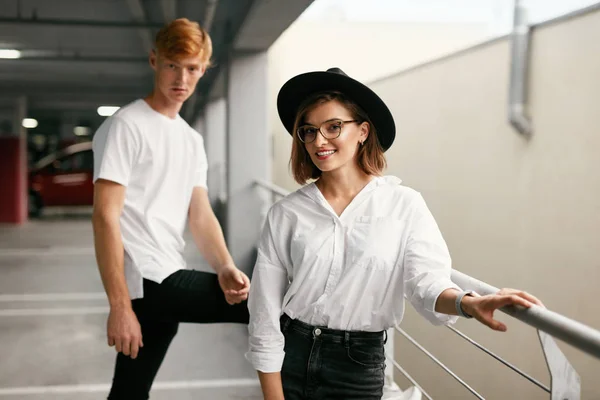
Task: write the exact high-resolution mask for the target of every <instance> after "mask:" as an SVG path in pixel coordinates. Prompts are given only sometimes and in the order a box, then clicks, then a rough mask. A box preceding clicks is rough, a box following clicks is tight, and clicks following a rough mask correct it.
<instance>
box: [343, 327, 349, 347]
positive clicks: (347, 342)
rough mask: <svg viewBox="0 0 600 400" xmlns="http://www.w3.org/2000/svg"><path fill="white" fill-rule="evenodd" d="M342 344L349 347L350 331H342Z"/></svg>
mask: <svg viewBox="0 0 600 400" xmlns="http://www.w3.org/2000/svg"><path fill="white" fill-rule="evenodd" d="M344 346H346V348H349V347H350V332H348V331H345V332H344Z"/></svg>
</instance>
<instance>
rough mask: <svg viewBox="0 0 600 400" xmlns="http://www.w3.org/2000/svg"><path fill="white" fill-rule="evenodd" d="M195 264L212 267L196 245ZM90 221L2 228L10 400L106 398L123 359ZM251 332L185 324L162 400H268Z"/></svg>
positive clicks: (0, 317) (1, 302)
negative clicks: (251, 351)
mask: <svg viewBox="0 0 600 400" xmlns="http://www.w3.org/2000/svg"><path fill="white" fill-rule="evenodd" d="M186 256H187V259H188V263H189V265H190V266H191V267H194V268H196V269H206V268H207V267H205V266H204V267H203V266H202V264H203V262H202V259H201V258H200V256H199V253H198V252H197V251H196V250H195V248H194V246H193V243H191V242H189V241H188V246H187V249H186ZM107 310H108V308H107V303H106V299H105V297H104V294H103V290H102V284H101V281H100V277H99V274H98V272H97V269H96V263H95V258H94V250H93V242H92V228H91V223H90V221H89V215H87V214H85V213H84V214H77V215H71V216H70V217H69V218H64V217H61V216H60V215H53V216H49V217H46V218H44V219H43V220H41V221H34V222H29V223H27V224H25V225H24V226H20V227H14V226H0V400H2V399H11V400H13V399H14V400H16V399H23V400H35V399H45V400H55V399H61V400H63V399H64V400H74V399H78V400H92V399H105V398H106V394H107V391H108V389H109V386H110V380H111V377H112V369H113V363H114V357H115V353H114V350H113V348H109V347H108V346H107V345H106V336H105V329H106V328H105V324H106V316H107ZM246 345H247V330H246V327H245V326H237V325H227V324H222V325H221V324H217V325H204V326H201V325H193V324H182V325H181V326H180V329H179V333H178V335H177V336H176V337H175V339H174V341H173V344H172V345H171V348H170V351H169V353H168V354H167V357H166V359H165V362H164V363H163V366H162V368H161V370H160V371H159V373H158V376H157V378H156V381H155V386H154V388H153V391H152V396H151V398H152V399H157V400H161V399H170V400H174V399H176V400H186V399H214V400H220V399H223V400H228V399H260V398H261V396H260V391H259V387H258V381H257V379H256V373H255V372H254V370H253V369H252V367H251V366H250V365H249V363H248V362H247V361H246V360H245V359H244V356H243V353H244V351H245V350H246Z"/></svg>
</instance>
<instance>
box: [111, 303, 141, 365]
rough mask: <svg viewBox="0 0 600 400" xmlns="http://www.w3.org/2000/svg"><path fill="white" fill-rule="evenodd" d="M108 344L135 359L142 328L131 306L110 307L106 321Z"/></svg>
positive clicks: (139, 345) (139, 344)
mask: <svg viewBox="0 0 600 400" xmlns="http://www.w3.org/2000/svg"><path fill="white" fill-rule="evenodd" d="M107 337H108V345H109V346H111V347H112V346H115V350H117V352H118V353H120V352H122V353H123V354H125V355H126V356H131V358H133V359H135V358H136V357H137V356H138V352H139V349H140V347H144V343H143V342H142V328H141V327H140V323H139V321H138V319H137V317H136V315H135V313H134V312H133V310H132V309H131V307H128V306H127V307H125V306H123V307H115V308H112V307H111V309H110V314H108V322H107Z"/></svg>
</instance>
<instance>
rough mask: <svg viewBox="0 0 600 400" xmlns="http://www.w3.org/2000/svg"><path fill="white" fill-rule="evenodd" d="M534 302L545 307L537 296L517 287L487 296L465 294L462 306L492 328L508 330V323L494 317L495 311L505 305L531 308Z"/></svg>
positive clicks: (502, 330) (465, 310)
mask: <svg viewBox="0 0 600 400" xmlns="http://www.w3.org/2000/svg"><path fill="white" fill-rule="evenodd" d="M533 304H535V305H538V306H540V307H544V305H543V304H542V302H541V301H540V300H539V299H538V298H537V297H535V296H533V295H531V294H529V293H527V292H523V291H521V290H516V289H501V290H500V291H498V292H497V293H496V294H490V295H485V296H465V297H463V299H462V302H461V307H462V309H463V310H464V312H465V313H467V314H469V315H471V316H472V317H473V318H475V319H476V320H478V321H479V322H481V323H482V324H484V325H487V326H489V327H490V328H491V329H493V330H496V331H501V332H506V325H504V324H503V323H502V322H500V321H497V320H495V319H494V311H496V310H497V309H499V308H502V307H505V306H521V307H525V308H530V307H531V306H532V305H533Z"/></svg>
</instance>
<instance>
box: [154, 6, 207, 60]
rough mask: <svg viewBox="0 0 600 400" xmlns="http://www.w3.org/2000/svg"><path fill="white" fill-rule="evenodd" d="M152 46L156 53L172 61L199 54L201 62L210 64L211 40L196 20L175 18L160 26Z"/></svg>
mask: <svg viewBox="0 0 600 400" xmlns="http://www.w3.org/2000/svg"><path fill="white" fill-rule="evenodd" d="M154 47H155V49H156V52H157V54H158V55H161V56H164V57H166V58H169V59H171V60H173V61H177V60H179V59H181V58H185V57H197V56H201V58H202V64H204V65H205V66H209V65H210V57H211V56H212V40H211V39H210V36H209V35H208V32H206V31H205V30H204V29H203V28H202V27H201V26H200V25H199V24H198V23H197V22H192V21H190V20H189V19H187V18H179V19H176V20H174V21H172V22H171V23H170V24H168V25H166V26H164V27H163V28H161V30H160V31H158V33H157V34H156V39H155V41H154Z"/></svg>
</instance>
